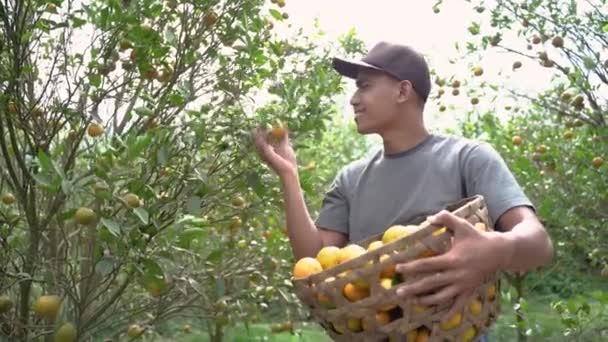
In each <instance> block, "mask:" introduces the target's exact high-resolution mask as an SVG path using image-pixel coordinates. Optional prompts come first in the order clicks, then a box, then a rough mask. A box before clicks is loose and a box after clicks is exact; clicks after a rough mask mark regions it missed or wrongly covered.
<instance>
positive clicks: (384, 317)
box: [361, 311, 391, 330]
mask: <svg viewBox="0 0 608 342" xmlns="http://www.w3.org/2000/svg"><path fill="white" fill-rule="evenodd" d="M375 318H376V325H377V326H381V325H386V324H388V323H390V321H391V315H389V313H388V312H386V311H380V312H378V313H376V316H375ZM369 321H370V319H369V318H367V319H363V320H362V322H361V325H362V327H363V330H370V328H371V325H370V322H369Z"/></svg>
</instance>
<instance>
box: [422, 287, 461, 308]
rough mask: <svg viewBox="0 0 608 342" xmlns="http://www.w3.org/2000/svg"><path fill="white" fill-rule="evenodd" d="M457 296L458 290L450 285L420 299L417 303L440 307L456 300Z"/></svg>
mask: <svg viewBox="0 0 608 342" xmlns="http://www.w3.org/2000/svg"><path fill="white" fill-rule="evenodd" d="M457 294H458V288H457V287H456V286H455V285H450V286H446V287H444V288H442V289H441V290H439V291H437V292H435V293H432V294H429V295H425V296H420V297H418V299H417V300H416V303H417V304H419V305H424V306H431V305H438V304H441V303H445V302H446V301H448V300H450V299H452V298H454V297H455V296H456V295H457Z"/></svg>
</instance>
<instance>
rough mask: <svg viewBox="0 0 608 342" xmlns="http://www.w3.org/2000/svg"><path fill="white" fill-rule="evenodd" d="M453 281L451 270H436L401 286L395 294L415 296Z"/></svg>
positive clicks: (404, 296) (403, 296) (405, 296)
mask: <svg viewBox="0 0 608 342" xmlns="http://www.w3.org/2000/svg"><path fill="white" fill-rule="evenodd" d="M453 282H454V274H453V273H452V272H436V273H434V274H429V275H427V276H424V277H422V278H420V279H418V280H416V281H415V282H413V283H411V284H407V285H404V286H402V287H401V288H399V289H398V290H397V295H399V296H401V297H402V298H407V297H412V296H417V295H419V294H424V293H428V292H430V291H433V290H435V289H437V288H441V287H443V286H445V285H447V284H450V283H453Z"/></svg>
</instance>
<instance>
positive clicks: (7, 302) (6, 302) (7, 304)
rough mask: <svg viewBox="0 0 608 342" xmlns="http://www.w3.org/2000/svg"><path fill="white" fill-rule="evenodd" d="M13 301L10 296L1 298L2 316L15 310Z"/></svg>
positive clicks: (0, 310)
mask: <svg viewBox="0 0 608 342" xmlns="http://www.w3.org/2000/svg"><path fill="white" fill-rule="evenodd" d="M13 305H14V303H13V301H12V300H11V299H10V298H9V297H8V296H0V315H1V314H3V313H5V312H9V311H10V310H11V309H12V308H13Z"/></svg>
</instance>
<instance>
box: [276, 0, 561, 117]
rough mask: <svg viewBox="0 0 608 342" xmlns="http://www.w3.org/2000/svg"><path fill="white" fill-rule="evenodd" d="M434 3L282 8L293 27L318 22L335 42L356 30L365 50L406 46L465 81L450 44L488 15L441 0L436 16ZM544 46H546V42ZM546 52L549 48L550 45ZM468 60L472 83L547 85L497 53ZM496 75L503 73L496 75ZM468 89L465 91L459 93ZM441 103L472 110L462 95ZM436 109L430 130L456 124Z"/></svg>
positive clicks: (384, 0) (319, 1) (385, 0)
mask: <svg viewBox="0 0 608 342" xmlns="http://www.w3.org/2000/svg"><path fill="white" fill-rule="evenodd" d="M434 3H435V1H429V0H374V1H356V0H307V1H298V0H287V5H286V6H285V7H284V8H283V10H284V11H286V12H287V13H288V14H289V17H290V18H289V21H290V22H291V23H292V24H293V25H294V26H296V27H305V28H306V27H309V28H310V27H312V24H313V22H314V19H315V18H318V19H319V20H320V26H321V28H322V29H323V30H324V31H325V32H326V33H327V34H328V36H330V37H333V38H336V39H337V37H339V36H340V35H341V34H344V33H346V32H348V31H349V30H350V29H351V28H355V30H356V32H357V36H358V37H359V38H361V39H362V40H363V41H364V42H365V43H366V46H367V48H371V47H372V46H373V45H374V44H375V43H376V42H378V41H380V40H388V41H392V42H397V43H403V44H408V45H411V46H413V47H415V48H416V49H418V50H420V51H421V52H422V53H423V54H425V55H426V56H427V58H428V60H429V64H430V65H431V67H432V68H435V69H436V70H439V71H442V72H444V73H445V75H444V76H451V75H452V74H455V75H456V76H458V77H460V78H462V79H463V80H466V79H471V77H470V69H469V68H468V67H467V64H462V63H461V64H456V65H453V64H450V63H449V59H450V57H454V56H456V54H455V49H454V43H456V42H459V43H461V44H462V45H464V43H465V42H467V41H468V40H469V39H470V38H471V34H470V33H469V32H468V30H467V28H468V27H469V25H470V23H471V20H476V21H478V20H480V18H482V17H485V18H487V17H488V13H484V14H479V13H477V12H476V11H474V9H473V8H472V6H471V4H469V3H467V2H466V1H464V0H452V1H444V3H443V4H441V6H440V8H441V11H440V13H438V14H436V13H434V12H433V10H432V5H433V4H434ZM490 3H491V1H486V4H490ZM488 6H489V5H488ZM482 28H483V26H482ZM515 29H517V27H515ZM482 32H483V30H482ZM513 38H514V39H513V40H512V42H511V44H510V46H513V47H519V48H521V49H525V46H526V42H525V41H523V40H521V39H519V40H518V39H515V37H513ZM547 44H548V45H550V42H548V43H547ZM548 49H549V50H550V49H552V47H551V46H549V47H548ZM516 59H517V60H521V61H522V62H523V63H524V67H523V68H522V69H520V70H519V71H518V72H515V73H514V72H512V71H511V65H512V63H513V62H514V61H515V60H516ZM472 62H473V64H480V65H482V66H483V68H484V75H483V76H482V77H481V78H477V79H474V80H472V82H477V83H479V82H481V81H482V80H486V81H491V82H506V84H507V85H509V86H515V87H517V88H520V89H524V90H525V91H526V92H533V91H537V90H540V89H543V88H546V87H547V85H548V83H549V81H550V75H551V74H550V72H548V69H545V68H542V67H540V66H538V65H537V64H535V63H534V62H532V61H530V60H525V59H520V58H517V57H515V56H514V55H512V54H509V53H505V52H504V51H501V50H499V49H493V50H491V52H489V53H484V55H483V58H482V59H481V60H479V61H472ZM473 64H471V65H473ZM499 72H502V73H503V75H502V76H499ZM471 88H472V87H465V88H463V91H465V92H466V90H467V89H471ZM446 90H447V91H446V93H449V92H450V90H449V89H446ZM446 95H448V94H446ZM444 96H445V95H444ZM445 99H446V100H447V101H445V102H444V104H448V105H450V104H452V105H461V106H469V107H470V105H469V104H468V103H469V98H468V97H466V96H463V94H462V93H461V95H459V96H458V97H454V96H451V95H449V96H445ZM485 100H486V101H484V99H483V98H481V103H480V107H483V106H488V105H491V106H494V105H495V104H496V103H490V102H491V99H485ZM343 102H344V103H345V105H346V104H347V98H346V99H343ZM497 103H498V104H499V108H504V106H505V105H515V103H513V102H512V100H507V99H499V100H498V102H497ZM437 109H438V104H437V103H436V101H432V102H431V103H430V105H428V106H427V109H426V111H427V113H429V115H427V118H429V120H427V122H428V123H429V125H430V126H442V127H445V126H450V125H453V124H454V120H453V119H454V112H453V111H449V110H448V111H446V112H445V113H443V114H441V115H439V113H438V110H437ZM345 111H346V112H347V113H346V114H350V112H351V110H350V108H345ZM497 114H500V113H497Z"/></svg>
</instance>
